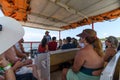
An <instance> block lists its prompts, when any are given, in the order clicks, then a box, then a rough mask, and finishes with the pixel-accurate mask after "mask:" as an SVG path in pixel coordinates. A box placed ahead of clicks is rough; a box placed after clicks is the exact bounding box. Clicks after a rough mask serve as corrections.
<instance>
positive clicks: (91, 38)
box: [84, 29, 103, 57]
mask: <svg viewBox="0 0 120 80" xmlns="http://www.w3.org/2000/svg"><path fill="white" fill-rule="evenodd" d="M84 32H85V33H86V34H87V36H86V37H85V39H86V41H87V42H88V43H89V44H92V45H93V47H94V50H95V51H96V52H97V53H98V55H99V56H101V57H102V56H103V49H102V43H101V41H100V39H99V38H97V33H96V31H94V30H92V29H85V30H84Z"/></svg>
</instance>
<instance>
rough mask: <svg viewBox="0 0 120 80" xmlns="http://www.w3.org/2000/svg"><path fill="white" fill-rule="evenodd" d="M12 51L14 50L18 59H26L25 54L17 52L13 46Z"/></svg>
mask: <svg viewBox="0 0 120 80" xmlns="http://www.w3.org/2000/svg"><path fill="white" fill-rule="evenodd" d="M14 49H15V52H16V55H17V56H18V57H20V58H26V57H27V55H26V54H24V53H22V52H20V51H19V50H17V49H16V47H15V46H14Z"/></svg>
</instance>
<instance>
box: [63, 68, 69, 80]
mask: <svg viewBox="0 0 120 80" xmlns="http://www.w3.org/2000/svg"><path fill="white" fill-rule="evenodd" d="M67 72H68V69H67V68H64V69H63V71H62V80H66V75H67Z"/></svg>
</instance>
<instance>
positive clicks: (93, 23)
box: [92, 22, 94, 30]
mask: <svg viewBox="0 0 120 80" xmlns="http://www.w3.org/2000/svg"><path fill="white" fill-rule="evenodd" d="M92 29H93V30H94V22H92Z"/></svg>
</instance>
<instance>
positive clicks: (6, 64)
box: [0, 58, 16, 80]
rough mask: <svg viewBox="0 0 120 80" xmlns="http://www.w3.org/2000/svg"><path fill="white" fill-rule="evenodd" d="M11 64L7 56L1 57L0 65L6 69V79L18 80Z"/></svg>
mask: <svg viewBox="0 0 120 80" xmlns="http://www.w3.org/2000/svg"><path fill="white" fill-rule="evenodd" d="M9 64H10V63H9V62H8V61H7V60H6V59H5V58H1V59H0V67H3V68H4V70H5V80H16V78H15V74H14V72H13V70H12V68H11V66H10V65H9Z"/></svg>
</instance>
